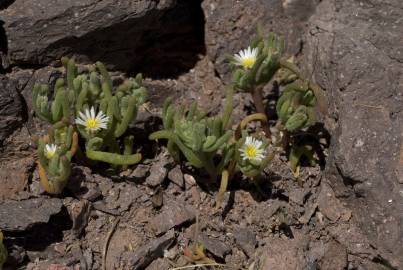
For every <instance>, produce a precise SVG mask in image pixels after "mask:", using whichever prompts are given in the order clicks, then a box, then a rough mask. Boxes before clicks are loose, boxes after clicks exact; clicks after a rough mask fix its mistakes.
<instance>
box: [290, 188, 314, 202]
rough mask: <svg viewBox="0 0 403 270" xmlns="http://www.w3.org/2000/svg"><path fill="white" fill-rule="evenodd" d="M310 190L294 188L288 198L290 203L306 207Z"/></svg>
mask: <svg viewBox="0 0 403 270" xmlns="http://www.w3.org/2000/svg"><path fill="white" fill-rule="evenodd" d="M308 193H309V190H307V189H303V188H294V189H292V190H291V191H290V194H289V195H288V197H289V198H290V201H292V202H294V203H296V204H299V205H304V202H305V197H306V196H307V195H308Z"/></svg>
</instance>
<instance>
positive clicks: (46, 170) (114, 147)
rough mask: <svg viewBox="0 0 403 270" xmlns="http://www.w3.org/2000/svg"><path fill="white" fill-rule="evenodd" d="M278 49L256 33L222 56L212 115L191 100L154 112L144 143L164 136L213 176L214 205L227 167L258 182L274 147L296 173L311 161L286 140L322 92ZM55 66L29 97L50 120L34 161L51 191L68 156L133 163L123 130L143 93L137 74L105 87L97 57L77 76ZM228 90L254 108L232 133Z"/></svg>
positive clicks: (56, 189)
mask: <svg viewBox="0 0 403 270" xmlns="http://www.w3.org/2000/svg"><path fill="white" fill-rule="evenodd" d="M283 51H284V40H283V39H281V38H279V37H277V36H276V35H275V34H273V33H270V34H269V35H268V36H265V35H263V34H262V31H260V30H259V31H258V35H257V38H256V39H255V40H253V41H252V42H251V44H250V46H249V47H248V48H247V49H246V50H242V51H240V52H239V53H238V54H235V55H234V56H233V57H231V59H230V63H231V67H232V70H233V81H232V84H231V85H229V87H228V88H227V91H226V103H225V106H224V109H223V111H222V112H221V113H220V114H218V115H207V114H206V113H204V112H202V111H201V110H200V109H199V107H198V104H197V103H196V102H193V103H192V104H191V105H190V106H184V105H179V106H176V105H175V104H173V102H172V99H167V100H166V102H165V104H164V106H163V109H162V120H163V129H162V130H159V131H156V132H154V133H152V134H151V135H150V136H149V139H150V140H160V139H164V140H167V149H168V151H169V153H170V154H171V155H172V157H173V158H174V159H175V160H176V161H178V162H179V161H180V160H181V158H182V157H184V158H185V159H186V160H187V162H188V163H189V164H190V165H192V166H193V167H195V168H198V169H202V170H205V171H206V172H207V173H208V174H209V176H210V177H211V178H213V179H216V178H217V177H218V176H221V186H220V191H219V194H218V197H217V204H218V205H219V202H220V200H221V196H222V194H223V193H224V191H225V190H226V187H227V183H228V181H229V179H230V178H231V176H233V175H234V174H235V172H237V171H239V172H241V173H242V174H243V175H244V176H246V177H248V178H251V179H253V180H256V179H258V178H259V176H260V175H261V174H262V171H263V170H264V169H265V168H266V167H267V165H268V163H269V162H270V161H271V159H272V158H273V156H274V154H275V152H276V151H278V149H282V150H289V153H290V155H289V159H290V163H291V168H292V170H293V172H294V173H295V174H296V175H297V173H298V166H299V163H300V160H301V158H302V156H305V157H307V158H308V160H309V161H310V162H311V163H312V164H313V163H314V161H315V159H314V155H313V151H312V148H311V147H309V146H307V145H304V144H301V143H300V142H299V143H296V140H294V139H293V137H294V136H295V134H300V133H303V132H305V131H306V130H307V128H309V127H310V126H311V125H313V124H314V123H315V122H316V107H317V105H318V104H323V96H322V90H321V89H320V88H319V87H318V86H317V85H316V84H314V83H313V82H311V81H309V80H306V79H305V78H303V77H302V75H301V74H300V72H299V70H298V68H297V67H296V66H295V65H294V64H293V63H292V62H291V61H288V60H285V59H284V58H283ZM62 63H63V65H64V67H65V68H66V70H67V71H66V78H65V79H63V78H60V79H58V80H57V81H56V83H55V86H54V90H53V92H52V93H50V92H49V89H48V87H47V86H46V85H35V87H34V94H33V108H34V110H35V113H36V115H37V116H38V117H39V118H41V119H42V120H45V121H46V122H48V123H50V124H52V127H51V128H50V130H49V132H48V134H47V135H45V136H44V137H43V138H41V139H39V140H38V156H39V162H38V164H39V172H40V176H41V182H42V185H43V186H44V188H45V190H46V191H47V192H49V193H55V194H57V193H60V192H61V191H62V189H63V187H64V186H65V184H66V182H67V179H68V177H69V175H70V170H71V169H70V167H71V160H72V157H73V156H74V155H75V154H76V156H77V157H78V158H86V159H88V160H91V161H101V162H106V163H109V164H111V166H112V167H113V168H122V167H123V168H126V166H127V165H132V164H135V163H137V162H139V161H140V159H141V155H140V154H133V153H132V149H133V136H131V135H129V134H127V129H128V126H129V124H130V123H131V122H132V121H134V120H135V118H136V114H137V111H138V108H139V106H140V105H141V104H143V103H144V102H145V100H146V93H147V91H146V89H145V88H144V86H143V85H142V77H141V75H137V76H136V77H135V78H130V79H128V80H126V81H125V82H124V83H122V84H121V85H119V86H117V87H113V83H112V79H111V77H110V75H109V73H108V71H107V70H106V68H105V66H104V65H103V64H102V63H100V62H97V63H96V64H95V66H93V67H91V68H90V69H89V70H88V71H86V72H82V73H80V74H78V69H77V67H76V65H75V63H74V60H73V59H68V58H63V59H62ZM275 77H276V79H277V81H278V83H279V85H280V86H281V87H282V89H283V90H282V92H281V95H280V97H279V99H278V101H277V106H276V111H277V116H278V119H277V121H276V120H275V116H274V115H273V116H272V119H273V121H272V122H269V120H268V115H267V114H266V111H267V110H266V107H265V105H264V102H263V100H264V97H263V87H264V86H265V85H267V84H268V83H269V82H270V81H272V80H273V79H274V78H275ZM234 90H239V91H245V92H249V93H250V94H251V95H252V98H253V101H254V104H255V107H256V111H257V112H256V113H254V114H252V115H249V116H247V117H246V118H245V119H244V120H242V121H241V122H240V123H239V124H238V125H237V128H236V129H235V130H233V129H232V125H231V114H232V110H233V92H234ZM50 97H52V98H50ZM252 121H259V122H260V123H261V129H262V130H259V129H255V130H252V131H251V130H250V129H248V124H249V123H250V122H252ZM270 125H271V126H270ZM80 139H81V140H82V141H85V147H84V149H81V148H80V147H79V145H80V143H79V140H80Z"/></svg>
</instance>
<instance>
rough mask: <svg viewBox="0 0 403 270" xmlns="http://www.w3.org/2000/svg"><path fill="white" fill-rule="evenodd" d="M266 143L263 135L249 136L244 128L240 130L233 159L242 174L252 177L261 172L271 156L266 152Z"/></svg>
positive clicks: (267, 143) (267, 142)
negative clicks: (240, 133) (240, 135)
mask: <svg viewBox="0 0 403 270" xmlns="http://www.w3.org/2000/svg"><path fill="white" fill-rule="evenodd" d="M268 145H269V141H268V140H267V138H266V137H265V136H256V135H255V136H251V135H249V134H248V133H247V132H246V130H243V131H242V137H241V138H240V139H239V140H238V141H237V143H236V150H237V151H236V155H235V160H236V164H237V168H238V169H239V170H240V171H241V172H242V174H243V175H245V176H247V177H249V178H254V177H256V176H258V175H260V174H261V173H262V171H263V170H264V169H265V168H266V166H267V165H268V163H269V162H270V160H271V158H272V155H269V154H268V152H267V151H268V150H267V148H268Z"/></svg>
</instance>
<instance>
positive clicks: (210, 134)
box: [149, 88, 233, 177]
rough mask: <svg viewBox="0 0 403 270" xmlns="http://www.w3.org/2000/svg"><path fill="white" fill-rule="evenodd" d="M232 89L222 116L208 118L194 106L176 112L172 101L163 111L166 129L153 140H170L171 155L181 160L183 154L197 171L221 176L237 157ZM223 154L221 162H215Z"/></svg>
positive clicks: (195, 104)
mask: <svg viewBox="0 0 403 270" xmlns="http://www.w3.org/2000/svg"><path fill="white" fill-rule="evenodd" d="M232 91H233V90H232V88H229V89H228V90H227V96H226V105H225V108H224V112H223V114H222V115H220V116H215V117H206V115H205V113H203V112H201V111H200V110H199V109H198V108H197V103H196V102H194V103H192V104H191V106H190V107H189V108H188V109H186V110H185V108H184V106H179V108H175V106H174V105H173V104H172V99H167V100H166V102H165V104H164V108H163V113H162V114H163V115H162V119H163V125H164V129H163V130H160V131H157V132H154V133H152V134H151V135H150V137H149V138H150V140H158V139H167V140H168V143H167V148H168V151H169V153H170V154H171V155H172V156H173V157H174V158H175V159H176V160H179V158H180V153H182V154H183V155H184V156H185V157H186V159H187V160H188V162H189V163H190V164H191V165H193V166H194V167H196V168H204V169H206V171H207V172H208V173H209V174H210V175H211V176H212V177H216V176H217V175H219V174H221V172H222V170H223V169H224V167H225V166H226V165H227V164H228V162H229V160H230V159H231V158H232V155H233V148H231V147H229V146H230V144H229V140H230V139H231V137H232V135H233V132H232V130H231V129H230V128H229V127H228V123H229V120H230V116H231V113H232V95H233V94H232ZM219 152H220V153H221V161H220V162H219V163H218V164H217V165H215V162H214V160H213V158H214V157H216V155H217V154H218V153H219Z"/></svg>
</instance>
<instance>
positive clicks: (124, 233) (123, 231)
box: [106, 226, 142, 269]
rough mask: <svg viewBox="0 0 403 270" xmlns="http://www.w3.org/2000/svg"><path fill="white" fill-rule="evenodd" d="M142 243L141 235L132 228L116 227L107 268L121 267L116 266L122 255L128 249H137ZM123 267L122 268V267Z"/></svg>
mask: <svg viewBox="0 0 403 270" xmlns="http://www.w3.org/2000/svg"><path fill="white" fill-rule="evenodd" d="M141 244H142V241H141V235H140V234H138V233H136V231H135V230H133V229H132V228H125V227H123V226H122V227H119V226H117V227H116V230H115V233H114V234H113V236H112V238H111V240H110V243H109V248H108V253H107V256H106V269H119V268H116V267H114V266H115V265H116V264H117V263H118V259H119V257H120V255H121V254H122V253H123V252H125V251H127V250H128V247H130V248H131V250H136V249H137V248H139V247H140V246H141ZM120 269H121V268H120Z"/></svg>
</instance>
